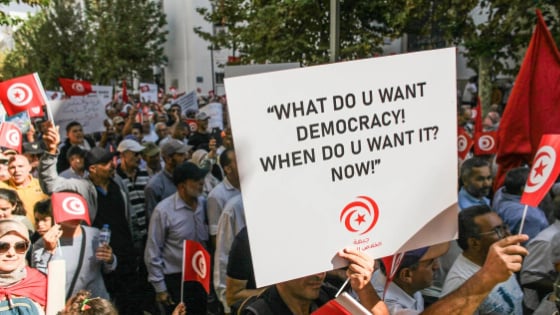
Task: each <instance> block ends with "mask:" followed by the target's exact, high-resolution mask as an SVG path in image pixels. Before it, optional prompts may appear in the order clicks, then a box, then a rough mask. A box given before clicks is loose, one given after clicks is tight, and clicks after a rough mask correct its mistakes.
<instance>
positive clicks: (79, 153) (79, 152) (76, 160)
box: [59, 145, 88, 179]
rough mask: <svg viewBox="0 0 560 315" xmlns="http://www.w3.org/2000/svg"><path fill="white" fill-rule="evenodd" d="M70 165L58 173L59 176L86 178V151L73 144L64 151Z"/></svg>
mask: <svg viewBox="0 0 560 315" xmlns="http://www.w3.org/2000/svg"><path fill="white" fill-rule="evenodd" d="M66 157H67V159H68V163H70V167H69V168H68V169H67V170H65V171H64V172H62V173H60V174H59V176H60V177H64V178H78V179H79V178H86V177H87V175H88V172H87V171H86V167H85V157H86V151H84V150H83V149H82V148H80V147H79V146H77V145H73V146H72V147H71V148H70V149H69V150H68V153H66Z"/></svg>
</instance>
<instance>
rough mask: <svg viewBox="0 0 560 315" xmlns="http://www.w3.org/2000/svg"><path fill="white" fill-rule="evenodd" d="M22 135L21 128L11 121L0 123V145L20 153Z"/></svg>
mask: <svg viewBox="0 0 560 315" xmlns="http://www.w3.org/2000/svg"><path fill="white" fill-rule="evenodd" d="M22 141H23V137H22V134H21V130H19V128H18V126H16V125H15V124H13V123H9V122H3V123H2V124H1V125H0V146H2V147H5V148H9V149H12V150H16V151H17V152H19V153H21V143H22Z"/></svg>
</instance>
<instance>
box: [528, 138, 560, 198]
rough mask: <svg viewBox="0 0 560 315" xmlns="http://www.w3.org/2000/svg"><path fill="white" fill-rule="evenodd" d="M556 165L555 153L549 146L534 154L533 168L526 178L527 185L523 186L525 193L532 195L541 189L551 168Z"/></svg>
mask: <svg viewBox="0 0 560 315" xmlns="http://www.w3.org/2000/svg"><path fill="white" fill-rule="evenodd" d="M555 163H556V151H554V148H553V147H551V146H548V145H547V146H543V147H541V148H540V149H539V151H537V154H535V161H534V163H533V168H532V169H531V172H530V173H529V178H527V185H525V192H526V193H532V192H535V191H537V190H539V189H540V188H541V186H542V185H543V184H544V183H546V181H547V179H548V177H550V173H551V172H552V169H553V166H554V164H555Z"/></svg>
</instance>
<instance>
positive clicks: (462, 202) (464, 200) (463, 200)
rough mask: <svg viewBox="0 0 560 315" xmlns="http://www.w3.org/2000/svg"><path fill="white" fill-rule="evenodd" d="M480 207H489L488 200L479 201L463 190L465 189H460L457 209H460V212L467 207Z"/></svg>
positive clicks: (483, 198) (481, 199)
mask: <svg viewBox="0 0 560 315" xmlns="http://www.w3.org/2000/svg"><path fill="white" fill-rule="evenodd" d="M481 205H482V206H484V205H486V206H490V199H488V198H486V197H482V198H480V199H479V198H475V197H473V195H471V194H469V193H468V192H467V191H466V190H465V187H461V189H460V190H459V208H461V210H463V209H466V208H468V207H472V206H481Z"/></svg>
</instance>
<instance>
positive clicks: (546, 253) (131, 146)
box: [0, 92, 560, 315]
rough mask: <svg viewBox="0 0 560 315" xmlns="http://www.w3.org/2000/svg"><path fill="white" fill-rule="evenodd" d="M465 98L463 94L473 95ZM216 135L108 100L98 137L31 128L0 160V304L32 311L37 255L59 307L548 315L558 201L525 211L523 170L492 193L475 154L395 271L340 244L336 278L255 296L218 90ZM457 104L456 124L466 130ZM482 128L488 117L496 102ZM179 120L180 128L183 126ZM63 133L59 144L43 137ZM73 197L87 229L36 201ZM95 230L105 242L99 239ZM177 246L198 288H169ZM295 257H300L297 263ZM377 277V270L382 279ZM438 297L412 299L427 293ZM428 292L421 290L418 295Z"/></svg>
mask: <svg viewBox="0 0 560 315" xmlns="http://www.w3.org/2000/svg"><path fill="white" fill-rule="evenodd" d="M473 93H474V92H473ZM210 98H212V99H210V100H207V99H205V100H204V101H205V102H201V109H202V108H203V106H204V105H203V104H204V103H206V102H208V101H210V102H218V103H221V104H222V106H223V109H224V113H225V114H224V118H223V123H224V126H225V127H224V128H223V130H217V129H211V128H209V126H208V122H209V119H210V116H209V115H208V114H207V113H206V112H205V111H204V110H198V111H187V112H183V110H182V108H181V107H180V106H179V105H177V104H173V103H172V102H167V100H162V101H161V103H160V104H158V103H153V104H143V103H138V105H132V104H121V103H114V104H108V105H107V108H106V113H107V119H106V120H105V124H104V126H103V128H104V131H103V132H98V133H93V134H84V129H83V126H82V125H81V124H80V123H79V122H77V121H75V122H71V123H69V124H67V125H66V126H56V125H55V124H54V123H53V122H52V121H51V120H50V119H36V120H34V121H33V123H32V128H31V130H30V131H29V132H28V133H27V136H26V139H25V141H24V143H23V150H22V151H23V152H16V151H14V150H12V149H7V148H4V149H3V150H2V152H1V153H0V256H1V258H0V259H1V263H0V308H2V307H4V306H6V307H8V308H20V307H21V308H29V309H32V310H33V312H31V314H42V313H43V312H44V310H45V306H46V302H47V300H46V274H47V273H48V268H47V267H48V264H49V262H51V261H53V260H55V259H64V260H65V261H66V285H65V288H66V300H67V305H66V309H65V310H61V314H134V315H136V314H154V315H156V314H185V313H188V314H298V315H300V314H310V313H311V312H313V311H315V310H317V309H319V308H320V307H321V306H322V305H323V304H325V303H327V302H328V301H330V300H332V299H333V298H335V297H336V295H337V294H338V293H339V288H341V286H342V287H344V285H343V283H344V282H345V280H346V279H349V284H350V285H349V286H348V287H347V288H346V287H345V288H344V289H345V291H348V293H349V294H350V295H352V296H354V297H355V298H356V300H357V301H359V303H360V304H361V305H362V306H363V307H365V308H366V309H368V310H369V311H370V312H371V313H372V314H445V313H448V314H531V313H534V314H553V313H554V312H555V311H557V310H556V305H557V304H556V303H558V305H559V306H560V302H558V301H559V299H558V295H560V292H559V291H558V290H556V289H555V288H556V287H558V286H559V285H560V283H559V281H558V279H557V276H558V271H560V242H559V241H560V202H559V201H560V194H558V192H557V191H556V190H557V189H556V188H553V189H552V190H551V192H550V193H549V194H548V195H547V197H546V198H545V200H544V201H543V202H542V205H541V207H529V208H528V213H527V216H526V218H525V222H524V225H523V230H522V231H520V228H521V226H522V224H521V219H522V218H521V215H520V213H521V212H522V210H521V208H522V207H523V206H522V205H521V204H520V198H521V194H522V193H523V187H524V183H525V181H526V179H527V176H528V175H529V169H528V168H526V167H521V168H517V169H513V170H511V171H510V172H509V173H508V175H507V176H506V179H505V184H504V186H503V187H501V188H499V189H498V190H496V191H493V190H492V183H493V176H494V175H493V174H494V173H495V171H494V165H493V162H492V158H491V157H488V156H483V157H474V156H471V157H469V158H468V159H466V160H464V161H460V169H459V177H460V185H459V186H460V189H459V191H458V205H459V208H460V209H461V210H460V212H459V216H458V227H459V237H458V239H457V240H456V241H452V242H449V243H443V244H437V245H432V246H428V247H424V248H419V249H415V250H411V251H409V252H406V253H403V255H402V261H401V263H400V264H399V265H398V267H397V268H396V270H390V268H391V267H390V266H388V265H386V261H385V260H379V261H374V260H373V259H372V258H371V257H369V256H368V255H367V254H365V253H362V252H359V251H354V250H350V249H344V250H341V251H340V253H338V255H339V256H340V257H341V258H343V259H345V260H347V261H348V266H347V267H346V268H344V269H341V270H335V271H332V272H327V273H319V274H315V275H309V276H307V277H303V278H299V279H295V280H290V281H286V282H283V283H278V284H275V285H272V286H269V287H265V288H257V287H256V285H255V279H254V274H253V268H252V261H251V253H250V246H249V240H248V235H247V229H248V228H250V227H247V226H246V221H245V213H244V208H243V200H242V198H241V188H240V179H239V174H238V170H237V162H236V154H235V149H234V144H233V139H232V134H231V130H230V128H229V127H228V120H227V104H226V100H225V97H222V98H218V97H216V96H215V95H211V96H210ZM472 105H474V104H471V102H470V101H469V102H468V103H467V104H465V105H463V106H461V107H459V111H458V124H459V126H461V127H463V128H465V129H466V130H468V129H469V126H471V125H472V118H473V117H472V114H471V111H470V109H471V107H472ZM494 110H495V111H496V113H495V114H491V115H490V116H489V117H488V119H489V122H488V124H487V125H488V126H487V127H488V128H495V127H496V126H497V125H498V124H499V114H498V109H497V108H496V109H494ZM193 122H194V123H193ZM59 127H60V128H65V129H64V130H65V131H66V138H65V139H61V136H60V131H59V129H58V128H59ZM55 192H74V193H78V194H80V195H81V196H82V197H83V198H84V200H85V202H86V204H87V206H88V210H89V211H88V213H89V219H90V223H91V226H89V225H88V224H87V223H86V222H81V221H79V220H70V221H64V222H55V221H54V218H53V203H52V202H51V199H50V196H51V195H52V194H53V193H55ZM105 225H108V226H109V227H110V230H111V233H112V235H111V239H110V242H109V243H108V244H105V243H101V242H100V241H99V239H100V229H101V228H102V227H103V226H105ZM183 240H193V241H197V242H199V243H201V244H203V245H204V246H205V247H206V248H207V249H208V251H209V253H210V254H211V257H212V264H211V268H212V286H211V291H210V294H208V293H207V292H206V290H205V288H204V287H203V285H202V284H201V283H199V282H195V281H186V282H184V281H183V279H182V275H181V273H182V268H183V248H182V246H183ZM302 259H304V258H302ZM388 271H390V274H389V272H388ZM427 289H431V290H432V291H431V292H434V290H435V292H437V294H436V297H435V298H430V299H427V298H426V297H427V295H426V292H427V291H426V290H427ZM432 297H433V294H432Z"/></svg>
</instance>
